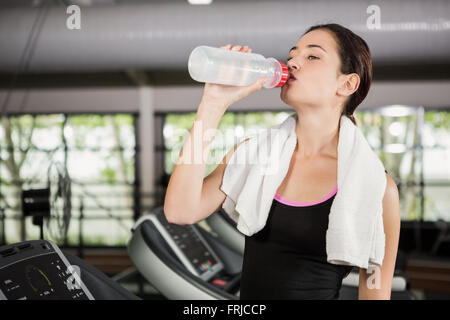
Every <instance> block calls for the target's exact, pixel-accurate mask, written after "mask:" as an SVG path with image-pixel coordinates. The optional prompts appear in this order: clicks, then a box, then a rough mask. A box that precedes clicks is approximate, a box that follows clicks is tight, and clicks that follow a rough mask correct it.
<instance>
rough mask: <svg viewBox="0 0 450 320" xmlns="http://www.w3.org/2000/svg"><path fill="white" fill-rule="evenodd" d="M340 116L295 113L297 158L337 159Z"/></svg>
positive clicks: (326, 113) (328, 113) (325, 113)
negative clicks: (319, 157)
mask: <svg viewBox="0 0 450 320" xmlns="http://www.w3.org/2000/svg"><path fill="white" fill-rule="evenodd" d="M339 121H340V114H330V112H329V111H327V112H323V113H320V112H317V111H314V112H297V120H296V128H295V130H296V133H297V146H296V148H295V153H296V157H297V158H313V157H315V156H319V155H328V156H332V157H336V158H337V146H338V141H339Z"/></svg>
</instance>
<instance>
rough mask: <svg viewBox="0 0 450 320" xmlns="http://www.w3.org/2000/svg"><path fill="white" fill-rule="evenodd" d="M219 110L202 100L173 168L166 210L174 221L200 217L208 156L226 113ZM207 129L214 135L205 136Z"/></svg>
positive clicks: (167, 216) (188, 222) (179, 221)
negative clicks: (215, 134)
mask: <svg viewBox="0 0 450 320" xmlns="http://www.w3.org/2000/svg"><path fill="white" fill-rule="evenodd" d="M215 110H219V108H213V106H211V105H210V104H208V105H207V104H205V103H203V102H201V103H200V105H199V108H198V111H197V114H196V117H195V121H194V124H193V126H192V128H191V130H190V132H189V136H188V138H187V139H186V141H185V143H184V145H183V148H182V150H181V153H180V156H179V158H178V161H177V163H176V164H175V167H174V169H173V172H172V175H171V177H170V180H169V184H168V186H167V191H166V197H165V200H164V213H165V215H166V218H167V220H168V221H169V222H171V223H178V224H192V223H193V221H195V220H196V219H197V216H196V215H197V214H198V211H199V209H200V204H201V200H202V187H203V178H204V173H205V168H206V161H207V159H204V158H207V155H208V154H209V150H210V146H211V142H212V139H213V137H214V134H213V133H214V132H215V130H216V129H217V126H218V124H219V122H220V119H221V117H222V112H218V111H215ZM207 111H208V112H207ZM207 131H209V132H210V133H211V134H209V135H208V137H205V132H207ZM205 138H206V139H205ZM205 155H206V157H205Z"/></svg>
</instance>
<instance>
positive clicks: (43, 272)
mask: <svg viewBox="0 0 450 320" xmlns="http://www.w3.org/2000/svg"><path fill="white" fill-rule="evenodd" d="M75 268H76V266H75V267H74V266H71V265H70V263H69V262H68V261H67V259H66V257H65V256H64V255H63V253H62V252H61V251H60V250H59V248H58V247H57V246H56V245H55V244H53V243H52V242H50V241H46V240H35V241H26V242H21V243H18V244H13V245H6V246H2V247H1V248H0V300H44V299H45V300H93V299H94V297H93V296H92V294H91V293H90V292H89V290H88V289H87V288H86V286H85V285H84V283H83V282H82V281H81V278H80V275H79V274H78V273H77V270H76V269H75Z"/></svg>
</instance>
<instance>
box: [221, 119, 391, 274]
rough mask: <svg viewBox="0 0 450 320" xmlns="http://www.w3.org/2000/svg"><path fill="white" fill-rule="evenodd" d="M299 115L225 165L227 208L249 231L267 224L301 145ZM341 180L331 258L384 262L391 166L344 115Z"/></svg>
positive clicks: (329, 239) (329, 237)
mask: <svg viewBox="0 0 450 320" xmlns="http://www.w3.org/2000/svg"><path fill="white" fill-rule="evenodd" d="M296 119H297V114H296V113H294V114H292V115H290V116H288V117H287V119H286V120H284V121H283V122H282V123H280V124H278V125H276V126H273V127H271V128H268V129H265V130H262V131H261V132H259V133H258V134H257V135H255V136H254V137H252V138H251V139H249V140H248V141H246V142H244V143H242V144H241V145H240V146H239V147H238V148H237V149H236V151H235V152H234V153H233V155H232V157H231V159H230V161H229V162H228V165H227V167H226V169H225V172H224V176H223V181H222V185H221V187H220V188H221V190H222V191H223V192H224V193H225V194H226V195H227V196H226V198H225V201H224V203H223V205H222V208H223V209H224V210H225V212H226V213H227V214H228V215H229V216H230V217H231V218H232V219H233V220H234V221H235V222H236V223H237V229H238V230H239V231H240V232H241V233H243V234H245V235H247V236H251V235H253V234H254V233H256V232H258V231H259V230H261V229H262V228H263V227H264V225H265V224H266V221H267V217H268V215H269V211H270V208H271V205H272V201H273V199H274V196H275V193H276V191H277V189H278V187H279V186H280V184H281V182H282V181H283V179H284V177H285V176H286V173H287V171H288V169H289V164H290V161H291V158H292V154H293V152H294V149H295V147H296V145H297V134H296V131H295V127H296ZM298 183H301V181H299V182H298ZM337 184H338V191H337V193H336V196H335V198H334V200H333V203H332V206H331V209H330V214H329V221H328V229H327V233H326V252H327V261H328V262H329V263H333V264H339V265H349V266H357V267H360V268H364V269H367V268H370V267H377V266H381V264H382V261H383V258H384V249H385V234H384V228H383V218H382V212H383V207H382V202H383V196H384V192H385V188H386V175H385V170H384V166H383V164H382V162H381V161H380V159H379V158H378V156H377V155H376V154H375V153H374V152H373V150H372V149H371V148H370V146H369V144H368V142H367V140H366V139H365V137H364V135H363V134H362V132H361V130H360V129H359V128H358V127H357V126H355V125H354V124H353V122H352V121H351V120H350V119H349V118H348V117H347V116H341V119H340V128H339V141H338V172H337Z"/></svg>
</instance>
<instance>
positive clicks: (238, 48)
mask: <svg viewBox="0 0 450 320" xmlns="http://www.w3.org/2000/svg"><path fill="white" fill-rule="evenodd" d="M231 50H233V51H239V50H241V46H234V47H232V48H231Z"/></svg>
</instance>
